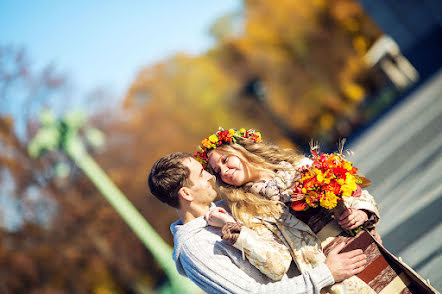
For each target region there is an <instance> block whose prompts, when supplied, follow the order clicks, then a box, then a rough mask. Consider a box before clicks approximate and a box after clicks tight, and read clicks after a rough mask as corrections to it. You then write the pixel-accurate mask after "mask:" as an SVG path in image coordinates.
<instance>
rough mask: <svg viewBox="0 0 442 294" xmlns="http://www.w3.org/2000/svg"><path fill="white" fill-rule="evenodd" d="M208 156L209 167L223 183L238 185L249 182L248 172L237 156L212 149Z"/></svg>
mask: <svg viewBox="0 0 442 294" xmlns="http://www.w3.org/2000/svg"><path fill="white" fill-rule="evenodd" d="M208 158H209V164H210V167H211V168H212V169H213V170H214V171H215V173H216V174H217V175H218V176H219V177H220V178H221V180H222V181H223V182H224V183H226V184H229V185H233V186H237V187H238V186H242V185H243V184H245V183H247V182H249V178H250V172H249V170H248V168H247V167H246V166H245V165H244V164H243V162H242V161H241V160H240V159H239V157H238V156H236V155H232V154H229V155H227V154H223V153H220V152H218V151H217V150H213V151H211V152H210V153H209V156H208Z"/></svg>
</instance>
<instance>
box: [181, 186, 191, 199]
mask: <svg viewBox="0 0 442 294" xmlns="http://www.w3.org/2000/svg"><path fill="white" fill-rule="evenodd" d="M178 196H179V197H180V198H181V199H183V200H185V201H192V200H193V197H192V193H191V191H190V189H189V188H188V187H181V188H180V189H179V190H178Z"/></svg>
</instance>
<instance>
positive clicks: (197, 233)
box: [148, 153, 366, 294]
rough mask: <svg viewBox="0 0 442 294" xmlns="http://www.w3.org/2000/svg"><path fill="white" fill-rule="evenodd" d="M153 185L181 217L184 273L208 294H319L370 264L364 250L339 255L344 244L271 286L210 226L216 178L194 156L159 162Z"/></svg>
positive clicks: (175, 229) (175, 227)
mask: <svg viewBox="0 0 442 294" xmlns="http://www.w3.org/2000/svg"><path fill="white" fill-rule="evenodd" d="M148 183H149V187H150V190H151V192H152V194H154V195H155V196H156V197H157V198H158V199H159V200H161V201H163V202H165V203H167V204H169V205H170V206H172V207H175V208H176V210H177V213H178V215H179V217H180V220H178V221H177V222H175V223H173V224H172V226H171V231H172V234H173V235H174V253H173V258H174V260H175V262H176V265H177V269H178V271H179V273H180V274H182V275H185V276H187V277H189V278H190V279H191V280H192V281H193V282H194V283H196V284H197V285H198V286H199V287H200V288H201V289H203V290H204V291H205V292H207V293H278V294H283V293H319V292H320V290H321V289H322V288H323V287H326V286H329V285H332V284H333V283H335V281H336V282H338V281H342V280H344V279H346V278H349V277H351V276H353V275H354V274H357V273H359V272H361V271H362V270H363V268H364V265H365V263H366V257H365V255H364V254H362V250H354V251H351V252H347V253H343V254H338V252H339V251H340V250H341V249H342V248H343V246H344V244H341V245H340V246H337V248H335V249H334V250H333V251H332V252H331V253H330V254H329V255H328V257H327V259H326V262H325V264H323V265H320V266H318V267H316V268H314V269H313V270H311V271H310V272H307V273H305V274H302V275H301V274H300V273H299V271H298V270H297V268H296V265H294V264H292V266H291V267H290V269H289V271H288V272H287V273H286V275H285V276H284V277H283V278H282V280H280V281H272V280H270V279H269V278H267V277H266V276H264V275H263V274H262V273H261V272H259V271H258V270H257V269H256V268H255V267H254V266H253V265H252V264H250V263H249V262H248V261H247V260H246V259H244V258H243V257H242V254H241V251H239V250H238V249H236V248H234V247H233V246H232V245H231V244H230V243H229V242H225V241H223V240H222V239H221V229H220V228H217V227H212V226H208V224H207V221H206V219H205V218H204V215H205V214H206V213H207V212H208V211H209V207H210V204H211V203H212V201H214V200H215V198H216V196H217V192H216V191H215V189H214V188H213V176H212V175H211V174H210V173H208V172H207V171H205V170H204V169H203V167H202V165H201V164H200V163H199V162H197V161H196V160H195V159H194V158H193V157H192V155H191V154H188V153H172V154H169V155H167V156H165V157H163V158H161V159H159V160H158V161H157V162H155V164H154V165H153V167H152V169H151V172H150V174H149V180H148Z"/></svg>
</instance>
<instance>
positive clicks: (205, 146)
mask: <svg viewBox="0 0 442 294" xmlns="http://www.w3.org/2000/svg"><path fill="white" fill-rule="evenodd" d="M241 138H244V139H250V140H252V141H253V142H255V143H260V142H261V141H262V138H261V133H260V132H256V131H255V130H254V129H250V130H248V131H246V129H239V130H235V129H228V130H224V129H223V128H221V127H220V128H219V130H218V131H217V132H216V133H215V134H213V135H210V136H209V137H207V138H205V139H204V140H202V141H201V145H200V146H199V147H198V152H196V153H195V154H194V156H195V158H196V160H198V161H199V162H200V163H201V164H202V165H203V167H204V168H205V169H207V163H208V161H209V159H208V157H207V152H209V151H210V150H212V149H216V147H218V146H221V145H223V144H230V143H236V141H237V140H238V139H241Z"/></svg>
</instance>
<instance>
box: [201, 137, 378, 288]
mask: <svg viewBox="0 0 442 294" xmlns="http://www.w3.org/2000/svg"><path fill="white" fill-rule="evenodd" d="M260 141H261V136H260V134H259V133H257V132H254V131H253V130H249V131H246V130H244V129H242V130H239V131H235V130H233V129H231V130H228V131H224V130H220V131H218V132H217V133H215V134H214V135H212V136H210V137H208V138H206V139H205V140H203V141H202V147H201V149H200V151H199V152H198V153H197V154H196V157H197V159H199V160H200V162H202V163H203V164H204V165H206V166H207V167H208V168H209V170H211V171H212V172H213V173H214V174H215V175H216V176H217V179H218V180H219V181H218V183H219V185H220V189H221V192H222V193H223V194H224V196H225V198H226V199H227V203H228V205H229V208H230V209H231V212H232V215H233V216H234V217H235V219H237V220H238V221H239V222H240V223H241V224H243V225H245V226H246V227H247V228H249V229H251V230H252V231H250V230H245V229H242V230H241V234H242V235H243V236H241V234H239V236H236V237H234V238H233V239H232V238H231V237H232V236H233V235H234V234H232V229H237V227H235V225H233V226H232V225H230V229H231V230H230V231H229V226H224V228H223V232H225V235H226V236H227V237H226V239H229V238H230V240H231V241H232V242H233V243H234V244H235V246H236V247H239V248H241V249H243V250H244V253H245V254H246V256H247V257H248V259H249V260H250V262H251V263H252V264H254V265H255V266H256V267H257V268H258V269H260V270H261V271H262V272H263V273H264V274H266V275H268V276H269V277H271V278H273V279H279V278H281V277H282V275H283V274H284V273H285V271H287V269H288V266H289V265H290V262H291V259H293V260H294V261H295V263H296V265H297V266H298V269H299V270H300V271H301V272H305V271H307V270H309V269H311V268H312V267H315V266H317V265H319V264H321V263H323V262H324V260H325V255H324V253H323V251H322V247H325V246H326V245H327V244H328V243H330V241H331V240H333V239H334V237H336V236H337V235H339V234H341V233H342V230H341V229H339V228H337V224H336V222H331V223H332V225H327V226H326V227H324V228H322V229H321V230H320V231H315V232H313V231H312V230H311V228H309V226H307V225H306V224H305V223H304V222H302V221H300V220H299V219H297V218H296V217H294V216H293V215H292V214H291V213H289V209H288V208H287V206H285V205H284V203H287V202H288V201H290V198H291V194H292V190H293V188H294V186H295V185H296V183H297V180H298V179H299V173H298V172H297V168H298V167H300V166H302V165H308V164H309V163H310V162H311V161H310V160H308V159H306V158H305V157H304V156H302V155H299V154H297V153H295V152H294V151H293V150H291V149H284V148H280V147H278V146H275V145H266V144H259V143H260ZM345 202H346V205H347V207H349V208H348V209H347V210H346V211H345V212H344V213H343V214H342V215H341V217H340V219H339V220H338V221H339V225H340V226H341V227H342V228H343V229H347V230H352V229H354V228H357V227H359V226H360V225H363V224H364V225H365V226H366V227H368V228H370V227H373V226H374V224H375V223H376V222H377V221H378V220H379V214H378V211H377V207H376V203H375V202H374V199H373V197H372V196H371V195H370V194H369V193H368V192H367V191H362V192H361V195H360V196H359V197H348V198H345ZM220 213H221V214H222V213H225V212H224V211H214V212H213V213H212V214H210V215H208V219H209V223H210V222H211V219H217V217H218V216H219V214H220ZM218 219H219V218H218ZM212 223H216V221H212ZM219 225H223V223H222V222H221V223H219ZM323 230H325V231H323ZM243 231H246V232H248V233H247V234H243V233H242V232H243ZM315 233H318V236H320V237H321V239H319V238H318V236H317V235H316V234H315ZM236 238H238V240H236ZM321 241H322V244H321ZM269 243H270V244H273V247H272V246H270V247H269V246H265V244H269ZM262 244H264V245H262ZM321 245H322V246H321ZM268 248H274V249H275V250H273V249H270V250H269V249H268ZM275 251H276V252H275ZM275 253H276V254H275ZM324 291H325V292H328V293H376V292H375V291H374V290H373V289H372V288H371V287H370V286H368V285H367V284H366V283H365V282H364V281H362V280H361V279H359V278H358V277H352V278H350V279H347V280H345V281H343V282H341V283H339V284H335V285H333V286H331V287H329V288H328V289H324Z"/></svg>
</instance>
